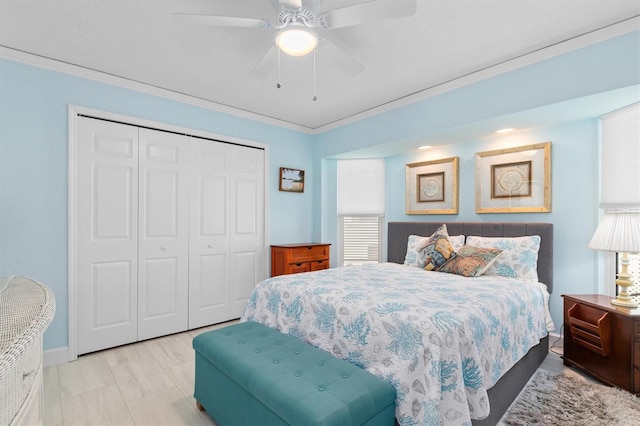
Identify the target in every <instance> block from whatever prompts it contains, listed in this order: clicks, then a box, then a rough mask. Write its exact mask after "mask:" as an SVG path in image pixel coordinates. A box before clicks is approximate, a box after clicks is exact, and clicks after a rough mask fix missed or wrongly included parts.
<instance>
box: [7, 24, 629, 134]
mask: <svg viewBox="0 0 640 426" xmlns="http://www.w3.org/2000/svg"><path fill="white" fill-rule="evenodd" d="M638 30H640V16H634V17H632V18H629V19H626V20H624V21H621V22H618V23H615V24H612V25H609V26H607V27H603V28H600V29H597V30H594V31H591V32H588V33H585V34H582V35H579V36H576V37H573V38H570V39H567V40H564V41H561V42H558V43H556V44H553V45H550V46H546V47H543V48H540V49H538V50H535V51H532V52H529V53H525V54H523V55H520V56H518V57H516V58H513V59H509V60H506V61H504V62H501V63H498V64H495V65H492V66H489V67H487V68H484V69H481V70H478V71H474V72H472V73H469V74H466V75H463V76H459V77H456V78H453V79H451V80H449V81H446V82H443V83H440V84H437V85H435V86H432V87H428V88H426V89H424V90H421V91H419V92H416V93H413V94H410V95H407V96H404V97H402V98H399V99H396V100H393V101H390V102H387V103H385V104H383V105H380V106H376V107H373V108H370V109H368V110H366V111H362V112H360V113H357V114H354V115H351V116H349V117H345V118H343V119H341V120H337V121H334V122H332V123H327V124H325V125H322V126H318V127H315V128H310V127H306V126H301V125H299V124H295V123H290V122H287V121H284V120H278V119H276V118H273V117H268V116H265V115H262V114H257V113H253V112H249V111H246V110H243V109H239V108H234V107H231V106H228V105H224V104H219V103H216V102H212V101H207V100H205V99H201V98H197V97H194V96H190V95H185V94H182V93H178V92H174V91H171V90H167V89H162V88H160V87H156V86H152V85H149V84H145V83H141V82H138V81H133V80H129V79H126V78H123V77H118V76H115V75H112V74H107V73H104V72H101V71H96V70H93V69H89V68H84V67H80V66H78V65H73V64H69V63H66V62H62V61H59V60H56V59H51V58H47V57H44V56H40V55H36V54H32V53H28V52H24V51H20V50H16V49H12V48H9V47H5V46H1V45H0V58H6V59H10V60H14V61H16V62H21V63H24V64H27V65H32V66H35V67H39V68H45V69H48V70H51V71H56V72H60V73H64V74H68V75H73V76H76V77H80V78H86V79H89V80H93V81H97V82H101V83H106V84H111V85H114V86H118V87H122V88H126V89H130V90H134V91H137V92H141V93H145V94H149V95H153V96H158V97H161V98H165V99H169V100H173V101H177V102H181V103H185V104H188V105H193V106H197V107H200V108H204V109H208V110H211V111H216V112H220V113H224V114H229V115H233V116H234V117H241V118H246V119H249V120H254V121H258V122H261V123H264V124H268V125H272V126H277V127H282V128H285V129H289V130H294V131H298V132H302V133H306V134H310V135H317V134H321V133H324V132H327V131H330V130H334V129H336V128H338V127H342V126H346V125H348V124H352V123H355V122H357V121H361V120H364V119H367V118H370V117H373V116H376V115H379V114H382V113H385V112H388V111H391V110H394V109H397V108H400V107H403V106H406V105H410V104H413V103H416V102H420V101H422V100H425V99H427V98H430V97H432V96H436V95H440V94H442V93H445V92H449V91H451V90H455V89H459V88H462V87H464V86H468V85H471V84H474V83H477V82H479V81H482V80H485V79H488V78H492V77H495V76H498V75H500V74H504V73H506V72H509V71H513V70H516V69H519V68H523V67H525V66H527V65H531V64H534V63H536V62H540V61H543V60H545V59H549V58H553V57H555V56H559V55H562V54H564V53H567V52H570V51H572V50H576V49H580V48H582V47H586V46H589V45H592V44H595V43H599V42H602V41H605V40H609V39H611V38H614V37H618V36H621V35H624V34H627V33H630V32H633V31H638Z"/></svg>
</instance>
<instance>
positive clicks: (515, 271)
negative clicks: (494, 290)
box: [467, 235, 540, 281]
mask: <svg viewBox="0 0 640 426" xmlns="http://www.w3.org/2000/svg"><path fill="white" fill-rule="evenodd" d="M467 244H469V245H473V246H476V247H492V248H497V249H500V250H502V254H501V255H500V257H499V258H498V259H497V260H496V262H495V263H494V264H493V265H492V266H491V267H490V268H489V269H487V271H486V272H485V274H486V275H498V276H501V277H509V278H518V279H522V280H533V281H538V251H539V250H540V236H539V235H530V236H526V237H513V238H508V237H494V238H490V237H478V236H469V237H467Z"/></svg>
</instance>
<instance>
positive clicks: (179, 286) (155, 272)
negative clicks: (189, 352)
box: [138, 128, 191, 340]
mask: <svg viewBox="0 0 640 426" xmlns="http://www.w3.org/2000/svg"><path fill="white" fill-rule="evenodd" d="M189 142H190V141H189V138H188V137H185V136H181V135H176V134H173V133H167V132H161V131H156V130H150V129H144V128H140V129H139V169H138V173H139V175H138V176H139V177H138V179H139V197H138V199H139V201H138V202H139V204H138V205H139V207H138V209H139V213H140V214H139V224H138V227H139V250H138V252H139V266H138V340H144V339H149V338H152V337H157V336H162V335H166V334H171V333H175V332H179V331H184V330H187V326H188V309H189V307H188V292H189V270H188V268H189V217H188V214H189V203H188V199H189V168H190V163H191V156H190V150H189Z"/></svg>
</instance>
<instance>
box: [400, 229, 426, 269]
mask: <svg viewBox="0 0 640 426" xmlns="http://www.w3.org/2000/svg"><path fill="white" fill-rule="evenodd" d="M427 241H429V237H421V236H420V235H409V239H408V240H407V255H406V256H405V257H404V264H405V265H407V266H417V267H418V268H424V264H425V258H424V252H420V248H419V247H423V246H424V245H425V244H426V242H427Z"/></svg>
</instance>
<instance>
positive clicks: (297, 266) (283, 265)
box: [271, 243, 331, 277]
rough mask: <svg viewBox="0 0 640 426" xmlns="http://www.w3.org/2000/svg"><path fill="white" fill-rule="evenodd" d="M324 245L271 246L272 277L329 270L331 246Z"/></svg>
mask: <svg viewBox="0 0 640 426" xmlns="http://www.w3.org/2000/svg"><path fill="white" fill-rule="evenodd" d="M330 245H331V244H323V243H303V244H280V245H272V246H271V276H272V277H275V276H276V275H287V274H297V273H298V272H309V271H319V270H321V269H329V246H330Z"/></svg>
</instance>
